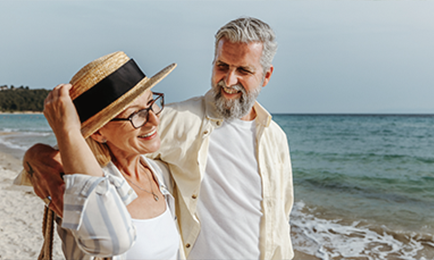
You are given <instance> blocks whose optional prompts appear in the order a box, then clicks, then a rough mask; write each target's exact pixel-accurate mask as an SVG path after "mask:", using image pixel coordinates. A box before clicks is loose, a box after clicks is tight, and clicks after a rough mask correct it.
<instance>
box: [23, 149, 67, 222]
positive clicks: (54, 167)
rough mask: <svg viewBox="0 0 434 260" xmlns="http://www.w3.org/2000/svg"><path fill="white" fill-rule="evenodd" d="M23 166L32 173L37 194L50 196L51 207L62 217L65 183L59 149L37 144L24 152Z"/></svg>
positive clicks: (41, 196)
mask: <svg viewBox="0 0 434 260" xmlns="http://www.w3.org/2000/svg"><path fill="white" fill-rule="evenodd" d="M23 167H24V169H25V170H26V171H27V173H28V174H29V175H30V179H31V181H32V184H33V189H34V191H35V193H36V195H38V197H40V198H41V199H44V198H47V197H48V196H50V197H51V199H52V201H51V203H50V205H49V207H50V209H52V210H53V211H54V212H56V214H57V215H58V216H60V217H62V215H63V212H62V211H63V192H64V190H65V183H64V182H63V179H62V177H61V173H63V166H62V161H61V159H60V153H59V151H57V150H55V149H53V148H52V147H51V146H48V145H45V144H35V145H33V146H32V147H30V149H29V150H27V151H26V153H25V154H24V158H23Z"/></svg>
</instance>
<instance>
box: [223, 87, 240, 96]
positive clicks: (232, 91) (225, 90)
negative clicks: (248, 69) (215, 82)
mask: <svg viewBox="0 0 434 260" xmlns="http://www.w3.org/2000/svg"><path fill="white" fill-rule="evenodd" d="M222 88H223V91H224V92H226V93H228V94H236V93H238V90H236V89H234V88H226V87H222Z"/></svg>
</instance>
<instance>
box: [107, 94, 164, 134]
mask: <svg viewBox="0 0 434 260" xmlns="http://www.w3.org/2000/svg"><path fill="white" fill-rule="evenodd" d="M153 95H155V96H157V97H156V98H154V100H152V102H151V104H150V105H149V107H148V108H145V109H142V110H139V111H137V112H135V113H133V114H131V115H130V116H129V117H128V118H113V119H112V120H110V121H130V122H131V124H132V125H133V127H134V128H136V129H137V128H139V127H142V126H144V125H145V124H146V122H148V116H149V110H152V112H154V114H155V115H158V114H160V112H161V111H162V110H163V108H164V94H163V93H156V92H154V93H153Z"/></svg>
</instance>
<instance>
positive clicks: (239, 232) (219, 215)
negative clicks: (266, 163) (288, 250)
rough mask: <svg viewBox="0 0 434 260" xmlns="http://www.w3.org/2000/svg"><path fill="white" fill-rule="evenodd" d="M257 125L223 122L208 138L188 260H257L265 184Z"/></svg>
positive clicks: (243, 122)
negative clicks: (198, 228)
mask: <svg viewBox="0 0 434 260" xmlns="http://www.w3.org/2000/svg"><path fill="white" fill-rule="evenodd" d="M255 128H256V124H255V121H254V120H253V121H242V120H239V119H236V120H233V121H229V122H227V121H225V122H224V123H223V125H222V126H221V127H220V128H217V129H215V130H214V131H213V132H212V133H211V136H210V143H209V152H208V160H207V165H206V169H205V174H204V176H203V180H202V183H201V190H200V194H199V198H198V204H197V212H198V217H199V220H200V222H201V231H200V234H199V236H198V238H197V240H196V243H195V244H194V245H193V248H192V250H191V252H190V254H189V257H188V258H189V259H259V256H260V251H259V230H260V222H261V217H262V215H263V214H262V207H261V202H262V185H261V177H260V175H259V172H258V163H257V160H256V137H255V136H256V135H255Z"/></svg>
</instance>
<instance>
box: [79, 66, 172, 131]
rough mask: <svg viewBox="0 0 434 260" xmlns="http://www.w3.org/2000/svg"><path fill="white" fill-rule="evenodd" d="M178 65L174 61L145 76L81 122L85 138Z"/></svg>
mask: <svg viewBox="0 0 434 260" xmlns="http://www.w3.org/2000/svg"><path fill="white" fill-rule="evenodd" d="M175 67H176V63H172V64H170V65H169V66H167V67H166V68H164V69H162V70H161V71H160V72H158V73H157V74H155V75H154V76H153V77H151V78H148V77H145V78H143V79H142V80H141V81H140V82H139V83H137V85H135V86H134V87H133V88H131V89H130V90H129V91H128V92H127V93H125V94H124V95H122V96H121V97H120V98H118V99H117V100H116V101H114V102H113V103H111V104H110V105H108V106H107V107H105V108H104V109H102V110H101V111H99V112H98V113H96V114H95V115H93V116H92V117H91V118H89V119H87V120H86V121H85V122H83V123H82V124H81V133H82V135H83V136H84V138H88V137H89V136H90V135H92V134H93V133H95V132H96V131H97V130H98V129H100V128H101V127H103V126H104V125H105V124H107V123H108V122H109V121H110V120H112V119H113V118H115V117H116V116H117V115H118V114H119V113H121V112H122V111H124V110H125V109H126V108H127V107H128V106H129V105H130V104H131V103H132V102H134V100H136V99H137V98H138V97H139V96H140V95H141V94H143V92H145V91H146V90H148V89H151V88H152V87H153V86H155V85H156V84H158V83H159V82H160V81H161V80H162V79H164V78H165V77H166V76H167V75H169V73H170V72H172V71H173V70H174V69H175Z"/></svg>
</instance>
